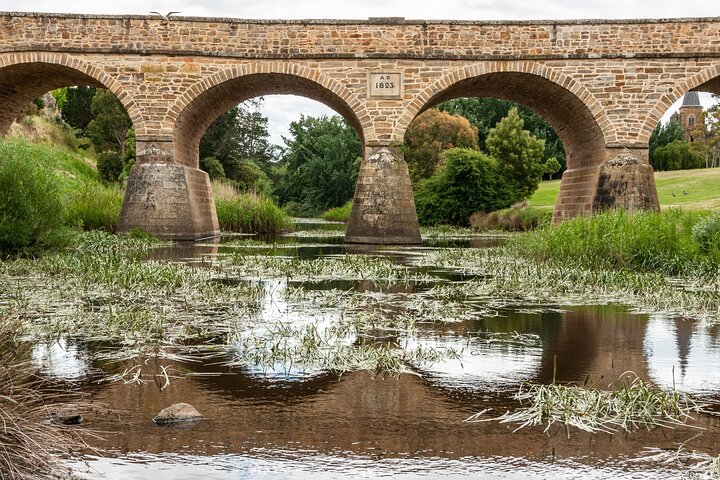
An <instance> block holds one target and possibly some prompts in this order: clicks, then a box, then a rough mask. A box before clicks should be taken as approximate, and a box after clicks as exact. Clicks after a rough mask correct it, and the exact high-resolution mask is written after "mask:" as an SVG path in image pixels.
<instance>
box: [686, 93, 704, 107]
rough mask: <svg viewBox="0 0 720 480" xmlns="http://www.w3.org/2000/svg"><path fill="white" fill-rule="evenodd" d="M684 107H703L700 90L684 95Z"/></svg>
mask: <svg viewBox="0 0 720 480" xmlns="http://www.w3.org/2000/svg"><path fill="white" fill-rule="evenodd" d="M682 106H683V107H701V106H702V104H701V103H700V95H699V94H698V92H687V93H686V94H685V96H684V97H683V103H682Z"/></svg>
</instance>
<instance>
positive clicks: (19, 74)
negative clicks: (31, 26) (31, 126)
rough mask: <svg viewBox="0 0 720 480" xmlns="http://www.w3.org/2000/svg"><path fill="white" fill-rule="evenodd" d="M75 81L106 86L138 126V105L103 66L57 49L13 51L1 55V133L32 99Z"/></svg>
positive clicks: (139, 118)
mask: <svg viewBox="0 0 720 480" xmlns="http://www.w3.org/2000/svg"><path fill="white" fill-rule="evenodd" d="M75 85H90V86H95V87H101V88H107V89H108V90H110V91H111V92H112V93H113V94H115V96H116V97H117V98H118V99H119V100H120V103H122V104H123V106H124V107H125V110H126V111H127V112H128V115H130V119H131V120H132V122H133V125H134V126H135V128H136V129H137V130H139V129H141V126H142V123H143V120H142V115H141V113H140V109H139V108H138V106H137V105H136V104H135V101H134V100H132V99H131V98H130V97H129V96H128V95H127V94H126V93H125V91H124V90H123V87H122V85H120V83H119V82H117V81H116V80H115V79H114V78H112V77H111V76H110V75H108V74H107V73H105V72H104V71H103V70H102V69H100V68H98V67H95V66H92V65H90V64H88V63H86V62H83V61H82V60H78V59H77V58H72V57H69V56H67V55H64V54H59V53H37V52H30V53H12V54H9V55H0V104H2V106H3V108H2V109H0V135H2V134H4V133H5V132H6V131H7V129H8V128H10V125H11V124H12V122H13V121H14V120H15V118H17V116H18V115H19V114H21V113H22V112H23V110H24V109H25V108H26V106H27V105H28V104H29V103H30V102H32V101H33V100H34V99H36V98H38V97H39V96H41V95H43V94H44V93H47V92H49V91H50V90H53V89H56V88H60V87H69V86H75Z"/></svg>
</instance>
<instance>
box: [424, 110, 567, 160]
mask: <svg viewBox="0 0 720 480" xmlns="http://www.w3.org/2000/svg"><path fill="white" fill-rule="evenodd" d="M513 107H515V108H517V110H518V113H519V114H520V117H521V118H522V119H523V122H524V124H525V129H526V130H528V131H529V132H530V133H531V134H532V135H533V136H535V137H537V138H539V139H541V140H545V151H544V153H543V159H544V161H547V160H549V159H550V158H553V157H555V159H556V160H557V161H558V162H559V163H560V165H561V171H562V170H565V149H564V147H563V144H562V142H561V141H560V138H559V137H558V135H557V133H556V132H555V130H554V129H553V128H552V127H551V126H550V124H549V123H547V122H546V121H545V119H544V118H542V117H541V116H540V115H538V114H537V113H535V112H534V111H532V110H530V109H529V108H526V107H524V106H522V105H519V104H517V103H513V102H510V101H508V100H500V99H498V98H475V97H472V98H456V99H454V100H450V101H447V102H445V103H442V104H440V105H438V107H437V108H438V110H443V111H446V112H449V113H451V114H453V115H462V116H463V117H465V118H467V119H468V120H469V121H470V123H471V124H473V126H475V128H477V129H478V146H479V147H480V149H481V150H485V149H486V145H485V142H486V140H487V137H488V135H489V134H490V129H491V128H493V127H495V125H496V124H497V123H498V122H499V121H500V120H502V119H503V118H505V117H507V115H508V113H510V109H511V108H513Z"/></svg>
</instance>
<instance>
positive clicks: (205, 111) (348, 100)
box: [168, 62, 371, 167]
mask: <svg viewBox="0 0 720 480" xmlns="http://www.w3.org/2000/svg"><path fill="white" fill-rule="evenodd" d="M273 94H294V95H301V96H304V97H307V98H310V99H312V100H316V101H318V102H321V103H324V104H325V105H327V106H328V107H330V108H332V109H333V110H335V111H337V112H338V113H339V114H340V115H342V116H343V117H345V119H347V121H348V122H349V123H350V124H351V125H352V126H353V127H354V128H355V130H356V131H357V133H358V135H359V136H360V138H361V139H362V138H364V135H365V134H367V133H368V129H369V128H371V124H370V117H369V115H368V114H367V113H366V112H365V107H364V105H363V104H362V103H361V102H360V101H359V100H358V98H357V97H356V96H355V95H354V94H353V93H352V92H350V91H349V90H348V89H347V88H345V87H344V86H342V85H341V84H339V83H338V82H336V81H335V80H333V79H331V78H329V77H327V76H325V75H323V74H321V73H320V72H318V71H316V70H312V69H310V68H307V67H303V66H297V65H289V64H286V63H280V62H276V63H268V64H247V65H240V66H237V67H233V68H231V69H228V70H224V71H222V72H218V73H216V74H215V75H213V76H211V77H208V78H206V79H204V80H202V81H201V82H199V83H197V84H196V85H194V86H193V87H191V88H190V89H188V90H187V92H185V94H184V95H182V96H181V97H180V98H179V99H178V100H177V101H176V102H175V104H174V105H173V106H172V107H171V109H170V117H171V118H170V119H169V120H170V121H169V122H168V123H169V124H173V123H174V124H175V127H174V142H175V155H176V159H177V162H178V163H181V164H183V165H186V166H190V167H197V164H198V158H197V155H198V147H199V144H200V139H201V138H202V136H203V134H204V133H205V130H206V129H207V128H208V127H209V126H210V124H211V123H212V122H213V121H214V120H215V119H216V118H217V117H219V116H220V115H221V114H223V113H224V112H226V111H227V110H229V109H230V108H232V107H233V106H235V105H237V104H238V103H240V102H242V101H245V100H248V99H251V98H254V97H258V96H262V95H273Z"/></svg>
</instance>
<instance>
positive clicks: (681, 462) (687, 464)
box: [637, 444, 720, 480]
mask: <svg viewBox="0 0 720 480" xmlns="http://www.w3.org/2000/svg"><path fill="white" fill-rule="evenodd" d="M645 450H646V452H645V454H644V455H642V456H641V457H640V458H638V459H637V461H638V462H649V463H650V462H651V463H661V464H665V465H671V464H672V465H678V466H682V468H684V469H687V470H688V471H690V472H691V473H692V474H693V475H694V476H693V477H692V478H698V479H709V480H710V479H712V480H718V479H720V456H718V455H715V456H713V455H708V454H707V453H704V452H697V451H694V450H689V449H687V448H685V444H683V445H680V447H679V448H678V449H676V450H672V449H660V448H655V447H649V448H646V449H645Z"/></svg>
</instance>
